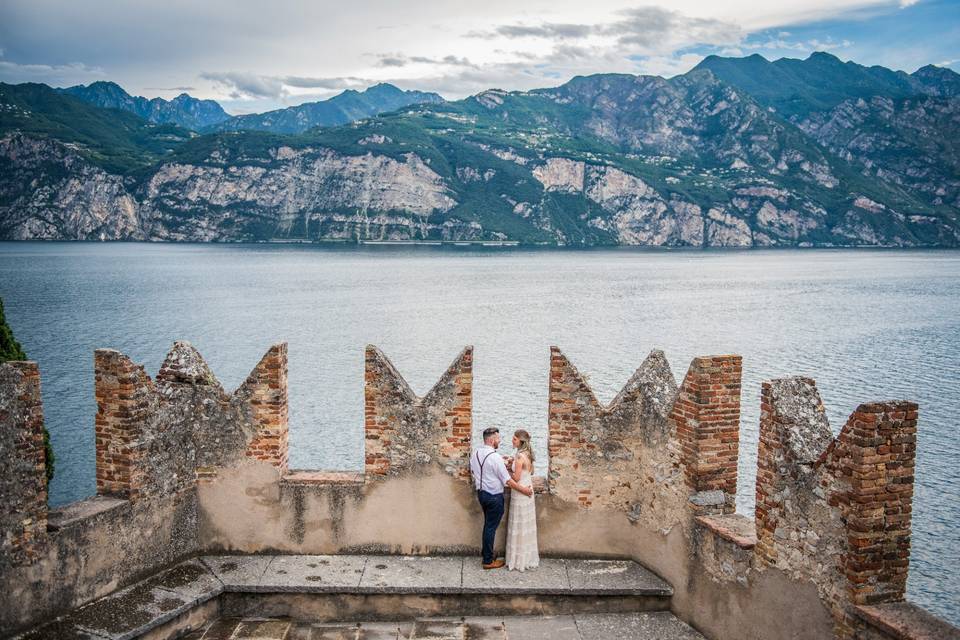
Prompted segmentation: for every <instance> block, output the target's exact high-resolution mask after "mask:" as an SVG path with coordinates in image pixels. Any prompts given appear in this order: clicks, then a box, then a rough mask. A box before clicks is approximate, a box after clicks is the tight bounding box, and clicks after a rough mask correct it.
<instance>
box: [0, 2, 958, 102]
mask: <svg viewBox="0 0 960 640" xmlns="http://www.w3.org/2000/svg"><path fill="white" fill-rule="evenodd" d="M815 50H825V51H830V52H831V53H833V54H835V55H837V56H839V57H840V58H842V59H844V60H847V59H850V60H855V61H857V62H860V63H862V64H881V65H884V66H887V67H891V68H894V69H903V70H905V71H914V70H915V69H917V68H918V67H920V66H923V65H925V64H931V63H932V64H938V65H941V66H949V67H951V68H953V69H954V70H958V71H960V0H893V1H890V0H882V1H875V0H874V1H871V0H806V1H796V0H775V1H772V2H763V3H758V2H757V1H756V0H731V1H727V0H713V1H707V2H704V1H702V0H673V1H669V2H668V1H663V2H660V1H646V2H641V3H636V2H624V1H622V0H589V1H586V2H585V1H583V0H577V1H574V2H568V1H566V0H481V1H474V2H464V1H463V0H446V1H444V0H355V1H354V2H343V1H342V0H338V1H337V2H327V1H326V0H315V1H312V2H311V1H308V0H273V1H271V2H248V1H240V0H199V1H197V0H165V1H164V2H142V1H138V0H114V1H108V0H82V1H78V0H66V1H63V0H2V1H0V81H4V82H27V81H35V82H45V83H47V84H50V85H53V86H68V85H71V84H78V83H83V84H86V83H89V82H93V81H96V80H113V81H115V82H117V83H119V84H120V85H122V86H123V87H124V88H125V89H127V91H129V92H130V93H133V94H136V95H144V96H148V97H154V96H162V97H165V98H171V97H173V96H175V95H177V94H178V93H181V92H184V91H186V92H188V93H190V94H191V95H194V96H198V97H204V98H214V99H216V100H218V101H220V102H221V104H223V106H224V107H225V108H226V109H227V110H228V111H230V112H232V113H248V112H253V111H264V110H267V109H272V108H277V107H282V106H289V105H294V104H299V103H302V102H307V101H311V100H317V99H322V98H327V97H330V96H331V95H334V94H335V93H339V92H340V91H342V90H344V89H346V88H357V89H362V88H365V87H367V86H369V85H371V84H374V83H376V82H384V81H386V82H393V83H394V84H397V85H398V86H400V87H403V88H417V89H422V90H429V91H437V92H439V93H441V94H442V95H443V96H445V97H447V98H460V97H463V96H466V95H470V94H472V93H476V92H478V91H481V90H483V89H487V88H491V87H498V88H503V89H529V88H533V87H543V86H553V85H557V84H560V83H562V82H564V81H566V80H567V79H569V78H570V77H572V76H574V75H579V74H589V73H599V72H624V73H650V74H659V75H664V76H672V75H676V74H678V73H683V72H686V71H688V70H689V69H690V68H691V67H693V66H694V65H695V64H696V63H697V62H699V61H700V60H701V59H702V58H703V57H704V56H706V55H709V54H711V53H717V54H721V55H730V56H740V55H749V54H752V53H760V54H761V55H763V56H765V57H767V58H770V59H775V58H779V57H784V56H787V57H801V58H802V57H806V56H807V55H808V54H809V53H810V52H812V51H815Z"/></svg>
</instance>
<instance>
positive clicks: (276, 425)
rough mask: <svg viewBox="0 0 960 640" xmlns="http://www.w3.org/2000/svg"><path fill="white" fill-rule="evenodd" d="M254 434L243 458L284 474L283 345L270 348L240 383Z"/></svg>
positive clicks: (286, 445) (286, 423)
mask: <svg viewBox="0 0 960 640" xmlns="http://www.w3.org/2000/svg"><path fill="white" fill-rule="evenodd" d="M244 387H245V389H244V390H245V391H246V392H248V393H249V400H248V402H249V403H250V406H251V409H252V412H253V422H254V425H255V426H256V428H257V433H256V435H255V436H254V437H253V440H251V441H250V445H249V447H248V448H247V457H250V458H256V459H257V460H263V461H266V462H269V463H270V464H272V465H273V466H275V467H277V468H278V469H280V470H281V471H286V469H287V461H288V457H289V431H290V429H289V408H288V396H287V343H286V342H283V343H280V344H275V345H273V346H272V347H270V350H269V351H267V353H266V354H265V355H264V356H263V358H262V359H261V360H260V362H259V363H258V364H257V366H256V367H254V369H253V371H252V372H251V373H250V376H249V377H248V378H247V380H246V382H244Z"/></svg>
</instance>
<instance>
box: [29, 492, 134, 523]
mask: <svg viewBox="0 0 960 640" xmlns="http://www.w3.org/2000/svg"><path fill="white" fill-rule="evenodd" d="M129 505H130V501H129V500H124V499H122V498H112V497H110V496H93V497H91V498H85V499H84V500H79V501H77V502H71V503H70V504H67V505H64V506H62V507H60V508H58V509H53V510H51V511H50V512H49V513H48V514H47V530H48V531H59V530H60V529H65V528H67V527H70V526H74V525H77V524H80V523H82V522H84V521H87V520H90V519H92V518H95V517H97V516H99V515H100V514H103V513H107V512H109V511H114V510H116V509H122V508H123V507H126V506H129Z"/></svg>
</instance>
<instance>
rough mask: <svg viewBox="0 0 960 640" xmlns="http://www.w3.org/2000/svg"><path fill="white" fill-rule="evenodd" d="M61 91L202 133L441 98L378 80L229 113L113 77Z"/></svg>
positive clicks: (316, 120)
mask: <svg viewBox="0 0 960 640" xmlns="http://www.w3.org/2000/svg"><path fill="white" fill-rule="evenodd" d="M60 91H62V92H64V93H67V94H70V95H72V96H74V97H77V98H79V99H81V100H83V101H85V102H89V103H90V104H92V105H95V106H98V107H102V108H104V109H120V110H122V111H129V112H130V113H135V114H136V115H138V116H140V117H141V118H143V119H144V120H147V121H148V122H153V123H157V124H176V125H179V126H181V127H185V128H187V129H192V130H194V131H203V132H210V131H269V132H271V133H302V132H303V131H306V130H308V129H312V128H314V127H335V126H338V125H342V124H347V123H350V122H354V121H355V120H359V119H361V118H369V117H370V116H375V115H378V114H380V113H386V112H388V111H395V110H397V109H400V108H402V107H406V106H409V105H411V104H420V103H427V104H437V103H440V102H443V98H442V97H440V96H439V95H438V94H436V93H428V92H424V91H404V90H402V89H399V88H397V87H395V86H393V85H392V84H388V83H380V84H376V85H373V86H372V87H370V88H368V89H365V90H364V91H355V90H353V89H347V90H346V91H344V92H342V93H340V94H337V95H335V96H333V97H332V98H328V99H327V100H320V101H317V102H306V103H304V104H300V105H297V106H295V107H287V108H284V109H275V110H273V111H267V112H264V113H252V114H246V115H240V116H231V115H230V114H228V113H227V112H226V111H224V110H223V108H222V107H221V106H220V104H219V103H217V102H216V101H215V100H199V99H197V98H194V97H192V96H190V95H188V94H186V93H181V94H180V95H179V96H177V97H176V98H174V99H173V100H164V99H163V98H152V99H147V98H143V97H135V96H132V95H130V94H129V93H127V92H126V91H124V89H123V88H122V87H121V86H120V85H118V84H116V83H114V82H104V81H100V82H93V83H91V84H89V85H86V86H84V85H76V86H73V87H67V88H66V89H60Z"/></svg>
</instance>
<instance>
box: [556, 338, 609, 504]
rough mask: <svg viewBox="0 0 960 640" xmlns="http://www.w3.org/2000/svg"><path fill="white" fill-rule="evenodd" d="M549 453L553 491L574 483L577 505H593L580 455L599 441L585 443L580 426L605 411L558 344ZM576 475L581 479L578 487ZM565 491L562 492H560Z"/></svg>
mask: <svg viewBox="0 0 960 640" xmlns="http://www.w3.org/2000/svg"><path fill="white" fill-rule="evenodd" d="M547 407H548V408H547V434H548V438H549V439H548V441H547V452H548V453H549V455H550V473H549V477H548V481H549V483H550V485H551V487H552V489H553V490H554V491H558V492H560V488H561V485H563V484H575V485H577V486H576V487H574V490H575V494H571V495H568V496H567V497H568V498H573V497H574V496H575V498H576V501H577V504H579V505H580V506H581V507H590V506H592V505H593V500H592V498H593V493H592V490H591V488H590V484H591V483H590V480H591V479H590V478H589V477H588V476H587V475H586V474H585V473H582V470H581V468H580V460H579V456H578V455H577V453H578V450H579V449H581V448H586V449H588V450H589V449H595V448H596V444H594V443H591V442H583V438H582V429H581V426H582V424H583V422H584V420H587V419H594V418H596V417H597V416H600V415H601V414H602V413H603V407H602V406H601V405H600V403H599V402H598V401H597V398H596V396H595V395H594V393H593V390H592V389H590V387H589V386H588V385H587V383H586V381H585V380H584V379H583V376H581V375H580V372H579V371H578V370H577V369H576V367H574V366H573V364H571V363H570V361H569V360H568V359H567V357H566V356H565V355H563V353H562V352H561V351H560V349H559V348H557V347H550V390H549V395H548V401H547ZM577 478H580V479H582V485H583V486H582V487H579V484H578V483H577ZM561 493H562V492H561Z"/></svg>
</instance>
